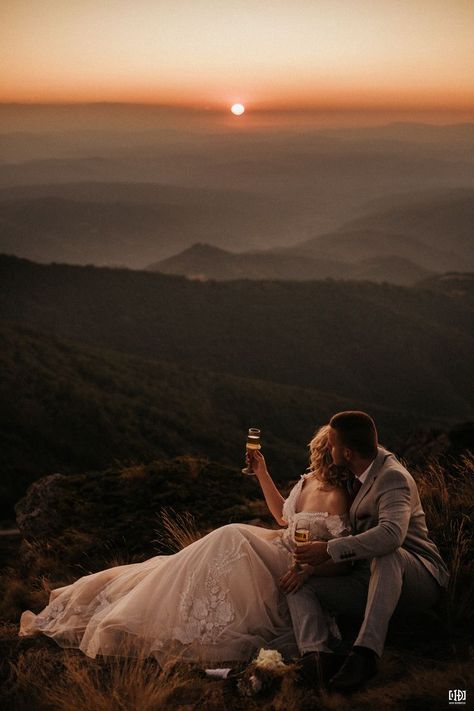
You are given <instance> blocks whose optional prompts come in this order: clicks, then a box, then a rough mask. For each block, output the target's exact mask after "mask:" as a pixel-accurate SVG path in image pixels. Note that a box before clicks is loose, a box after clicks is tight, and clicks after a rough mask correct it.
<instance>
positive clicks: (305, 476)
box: [294, 472, 339, 517]
mask: <svg viewBox="0 0 474 711" xmlns="http://www.w3.org/2000/svg"><path fill="white" fill-rule="evenodd" d="M315 478H316V477H314V476H313V475H312V474H311V472H308V473H306V474H303V475H302V476H301V478H300V481H299V485H300V486H299V489H298V493H297V496H296V500H295V507H294V514H295V516H296V515H299V514H306V516H314V515H316V516H324V517H329V516H339V514H330V513H329V511H297V510H296V507H297V506H298V501H299V499H300V496H301V491H302V489H303V486H304V483H305V481H306V479H315ZM314 488H315V489H316V490H317V491H325V490H324V489H322V488H321V487H318V486H315V487H314ZM334 488H336V487H332V488H331V489H326V491H332V490H333V489H334Z"/></svg>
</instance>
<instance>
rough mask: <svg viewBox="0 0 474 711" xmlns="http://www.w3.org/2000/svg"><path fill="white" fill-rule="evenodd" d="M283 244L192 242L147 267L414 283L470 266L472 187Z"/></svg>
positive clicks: (210, 274) (473, 249)
mask: <svg viewBox="0 0 474 711" xmlns="http://www.w3.org/2000/svg"><path fill="white" fill-rule="evenodd" d="M404 199H405V202H401V203H399V204H396V205H395V206H391V207H389V208H382V209H379V210H378V211H376V212H374V213H373V214H368V215H366V216H365V217H362V218H359V219H357V220H354V221H352V222H349V223H347V224H345V225H343V226H342V227H341V228H340V229H338V230H336V231H334V232H330V233H327V234H322V235H318V236H317V237H313V238H311V239H309V240H304V241H302V242H299V243H297V244H294V245H291V246H288V247H276V248H273V249H269V250H260V251H258V252H256V251H253V252H243V253H242V252H241V253H239V254H235V253H234V254H232V253H230V252H226V251H222V250H216V249H214V250H213V249H212V247H211V246H210V245H202V244H201V245H194V246H193V247H191V248H189V249H187V250H185V251H184V252H182V253H180V254H177V255H174V256H173V257H169V258H168V259H165V260H161V261H159V262H157V263H153V264H151V265H150V266H149V267H148V269H149V270H151V271H161V272H163V273H167V274H183V275H186V276H189V277H198V278H208V279H238V278H248V279H325V278H335V279H357V280H364V279H366V280H370V281H377V282H384V281H387V282H390V283H394V284H400V285H410V284H415V283H416V282H418V281H420V280H421V279H423V278H425V277H428V276H429V275H430V272H446V271H449V270H457V271H465V270H466V269H467V270H471V269H472V270H474V191H469V190H459V191H450V192H449V193H448V194H447V195H444V196H443V195H437V196H436V197H434V196H432V195H430V196H429V197H427V196H423V195H418V197H417V198H416V199H414V198H412V199H411V200H410V199H407V198H404Z"/></svg>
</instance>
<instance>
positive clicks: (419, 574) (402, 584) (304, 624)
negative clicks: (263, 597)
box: [287, 548, 441, 657]
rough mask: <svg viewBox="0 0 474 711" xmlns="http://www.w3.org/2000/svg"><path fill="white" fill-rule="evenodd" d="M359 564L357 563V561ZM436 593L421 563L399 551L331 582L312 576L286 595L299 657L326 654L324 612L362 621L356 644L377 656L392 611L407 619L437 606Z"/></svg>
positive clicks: (400, 549)
mask: <svg viewBox="0 0 474 711" xmlns="http://www.w3.org/2000/svg"><path fill="white" fill-rule="evenodd" d="M361 563H362V561H361ZM440 591H441V588H440V586H439V585H438V583H437V581H436V580H435V579H434V577H433V576H432V575H431V573H430V572H429V571H428V570H427V568H425V566H424V565H423V563H421V561H420V560H419V559H418V558H417V557H416V556H414V555H413V554H412V553H409V552H408V551H407V550H405V549H404V548H398V549H397V550H396V551H394V552H393V553H388V554H387V555H383V556H378V557H377V558H372V559H371V561H370V568H369V566H368V565H367V564H365V565H364V564H362V565H360V564H359V565H356V566H355V568H354V572H351V573H348V574H347V575H339V576H335V577H327V578H323V577H317V576H312V577H311V578H310V579H309V580H308V582H307V583H306V584H305V585H303V586H302V587H301V588H300V589H299V590H298V591H297V592H295V593H290V594H289V595H288V596H287V602H288V606H289V608H290V613H291V619H292V622H293V628H294V632H295V637H296V641H297V644H298V648H299V651H300V654H304V653H305V652H314V651H330V649H329V648H328V645H327V643H328V637H329V629H328V623H327V617H326V614H325V612H324V610H326V611H328V612H332V613H334V614H336V615H337V614H341V613H343V614H347V615H350V616H351V617H352V616H354V617H359V618H362V617H363V618H364V619H363V622H362V626H361V628H360V631H359V634H358V637H357V639H356V641H355V644H357V645H360V646H363V647H369V648H370V649H373V650H374V652H376V654H377V655H378V656H379V657H380V656H382V652H383V648H384V644H385V638H386V636H387V629H388V624H389V622H390V618H391V617H392V615H393V613H394V611H395V608H397V612H398V611H399V612H400V613H402V614H403V613H407V612H409V613H410V614H412V613H413V612H416V611H419V610H427V609H429V608H431V607H432V606H433V605H434V604H436V602H437V600H438V598H439V595H440Z"/></svg>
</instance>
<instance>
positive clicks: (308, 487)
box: [19, 426, 350, 664]
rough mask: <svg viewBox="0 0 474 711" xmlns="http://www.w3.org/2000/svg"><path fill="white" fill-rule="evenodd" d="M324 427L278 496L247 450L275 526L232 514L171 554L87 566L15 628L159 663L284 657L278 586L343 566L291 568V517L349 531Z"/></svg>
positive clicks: (260, 461)
mask: <svg viewBox="0 0 474 711" xmlns="http://www.w3.org/2000/svg"><path fill="white" fill-rule="evenodd" d="M327 432H328V426H325V427H322V428H321V429H319V431H318V432H317V433H316V434H315V436H314V438H313V439H312V440H311V442H310V444H309V447H310V466H309V468H308V472H307V473H306V474H303V475H302V477H301V478H300V480H299V482H298V483H297V484H296V485H295V486H294V487H293V489H292V490H291V492H290V494H289V496H288V498H287V499H286V500H284V499H283V497H282V496H281V495H280V493H279V492H278V489H277V488H276V486H275V484H274V483H273V480H272V478H271V476H270V474H269V472H268V470H267V467H266V464H265V459H264V457H263V455H262V454H261V453H260V452H258V451H254V452H252V455H251V456H252V460H251V464H252V467H253V470H254V472H255V473H256V475H257V478H258V481H259V483H260V485H261V487H262V491H263V494H264V496H265V500H266V503H267V505H268V508H269V510H270V511H271V513H272V515H273V516H274V518H275V519H276V521H277V523H278V524H279V526H281V527H283V528H280V529H277V530H273V529H266V528H260V527H258V526H251V525H247V524H238V523H237V524H234V523H233V524H229V525H226V526H222V527H221V528H218V529H216V530H214V531H212V532H211V533H209V534H208V535H206V536H204V537H203V538H201V539H199V540H197V541H195V542H193V543H192V544H190V545H188V546H187V547H186V548H183V549H182V550H180V551H179V552H178V553H175V554H174V555H167V556H166V555H159V556H155V557H153V558H150V559H149V560H146V561H144V562H143V563H134V564H130V565H119V566H116V567H113V568H109V569H107V570H102V571H100V572H98V573H93V574H91V575H86V576H84V577H82V578H79V579H78V580H76V581H75V582H74V583H72V584H71V585H67V586H65V587H62V588H58V589H56V590H53V591H52V592H51V596H50V601H49V604H48V605H47V607H45V608H44V610H42V612H40V613H39V614H38V615H35V614H33V612H31V611H29V610H27V611H25V612H23V614H22V616H21V622H20V633H19V634H20V636H28V635H33V634H37V633H43V634H45V635H47V636H48V637H51V638H52V639H54V640H55V641H56V642H57V643H58V644H59V645H60V646H62V647H73V648H79V649H80V650H82V652H84V654H86V655H88V656H89V657H95V656H96V655H97V654H100V655H125V656H154V657H155V658H156V659H157V661H158V662H159V663H160V664H163V663H164V661H165V660H166V659H167V658H169V656H170V655H175V654H178V655H180V656H181V657H182V658H184V659H187V660H196V661H197V660H206V661H210V662H222V661H238V660H242V661H243V660H247V659H249V658H250V657H251V656H252V655H253V654H254V652H256V651H258V649H260V648H261V647H269V646H270V647H272V648H273V649H279V650H280V651H281V652H282V653H283V654H285V655H286V656H290V655H291V654H295V653H297V649H296V645H295V639H294V636H293V631H292V627H291V619H290V616H289V611H288V607H287V604H286V595H287V594H291V593H292V592H294V591H295V590H297V589H298V588H299V587H300V586H301V585H302V584H304V582H305V580H306V579H307V578H308V576H309V575H337V574H341V573H344V572H346V571H345V568H344V566H343V565H342V566H341V564H337V563H333V562H332V561H328V562H326V563H323V564H322V565H320V566H317V567H316V568H312V567H310V566H304V568H303V570H299V571H298V570H295V568H294V565H293V550H294V546H295V544H294V541H293V537H294V532H295V528H296V527H298V525H299V527H304V528H309V529H310V535H311V538H313V539H322V540H329V539H330V538H334V537H338V536H344V535H347V534H349V533H350V529H349V518H348V508H349V499H348V495H347V493H346V489H345V475H344V473H343V472H341V470H340V469H339V468H336V467H335V466H334V465H333V464H332V460H331V456H330V453H329V448H328V438H327ZM329 621H330V623H331V624H330V625H329V629H330V633H329V634H330V636H334V637H335V638H336V639H337V638H338V637H339V634H338V629H337V626H336V625H335V622H334V620H331V619H330V618H329ZM328 641H329V642H331V640H328ZM124 650H126V651H124Z"/></svg>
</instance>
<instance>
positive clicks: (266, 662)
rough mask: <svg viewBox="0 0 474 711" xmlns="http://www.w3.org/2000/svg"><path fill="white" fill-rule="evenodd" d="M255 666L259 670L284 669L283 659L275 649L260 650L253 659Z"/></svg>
mask: <svg viewBox="0 0 474 711" xmlns="http://www.w3.org/2000/svg"><path fill="white" fill-rule="evenodd" d="M255 666H257V667H258V668H259V669H270V670H273V671H277V670H278V671H282V670H283V669H286V664H285V662H284V661H283V657H282V656H281V654H280V652H278V651H277V650H276V649H261V650H260V651H259V653H258V656H257V658H256V659H255Z"/></svg>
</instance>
